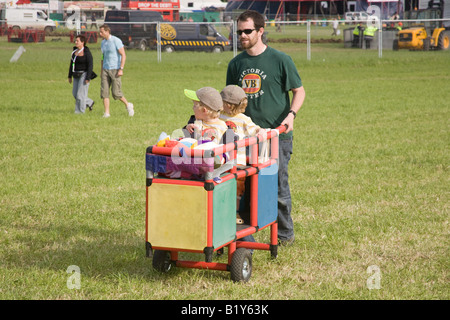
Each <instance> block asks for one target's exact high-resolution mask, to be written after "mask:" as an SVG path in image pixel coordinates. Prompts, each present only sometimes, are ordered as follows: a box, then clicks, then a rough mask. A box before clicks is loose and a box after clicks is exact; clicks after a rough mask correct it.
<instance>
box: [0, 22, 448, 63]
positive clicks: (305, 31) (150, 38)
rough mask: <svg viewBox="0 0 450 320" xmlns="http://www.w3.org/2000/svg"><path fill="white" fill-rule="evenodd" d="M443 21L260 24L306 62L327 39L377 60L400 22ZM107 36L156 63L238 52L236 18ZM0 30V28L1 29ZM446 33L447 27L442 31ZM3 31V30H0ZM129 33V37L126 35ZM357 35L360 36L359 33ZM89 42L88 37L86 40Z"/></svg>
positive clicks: (92, 35)
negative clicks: (371, 30)
mask: <svg viewBox="0 0 450 320" xmlns="http://www.w3.org/2000/svg"><path fill="white" fill-rule="evenodd" d="M449 21H450V20H448V19H414V20H376V21H367V20H352V21H348V20H339V21H337V23H338V27H337V29H336V30H335V28H333V23H335V22H333V20H308V21H269V22H267V25H266V28H265V31H266V33H265V38H267V41H268V43H269V44H270V43H289V42H291V43H292V42H293V43H295V44H298V46H304V47H305V51H306V59H307V60H311V58H312V53H311V48H312V47H313V46H315V45H318V44H321V43H330V44H331V45H333V46H336V47H344V48H351V47H355V46H356V47H357V48H360V49H367V50H378V57H379V58H382V56H383V50H392V49H393V48H394V43H395V39H397V34H398V30H397V27H398V25H399V23H400V22H401V23H402V24H403V28H406V27H408V26H413V25H417V24H422V25H424V26H426V27H427V26H429V25H431V24H438V23H441V24H442V22H449ZM359 23H362V24H363V26H366V27H367V26H373V27H375V28H376V29H377V30H376V32H375V34H374V36H373V39H372V40H370V41H368V42H366V41H360V42H359V43H357V44H356V45H355V43H354V42H353V40H354V39H353V38H354V37H353V31H354V29H355V27H356V26H357V25H358V24H359ZM57 25H58V28H57V29H56V31H55V32H53V35H55V34H56V35H58V36H61V34H63V35H64V36H71V41H72V40H73V36H74V34H75V33H85V34H89V39H90V42H97V33H96V32H97V31H92V30H87V28H80V24H78V28H77V29H73V28H72V29H69V28H67V27H65V26H64V22H59V23H58V22H57ZM109 25H110V26H111V29H112V34H114V35H116V36H118V37H120V38H121V39H122V41H123V42H124V44H125V45H126V46H127V47H128V48H138V49H141V50H147V49H150V50H156V52H157V61H158V62H161V61H162V60H163V57H164V54H165V53H170V52H172V51H178V50H180V51H181V50H198V51H212V52H221V51H224V50H231V51H232V52H233V55H234V56H235V55H237V54H238V51H239V41H238V36H237V34H236V32H235V30H236V29H237V26H236V22H235V21H230V22H195V23H192V22H173V23H170V24H168V23H166V22H161V23H159V22H157V23H156V22H152V23H150V22H134V23H132V24H130V23H109ZM3 29H5V28H3ZM446 32H447V33H448V35H449V37H450V30H448V31H446ZM3 33H5V32H3ZM130 35H131V36H130ZM360 38H362V37H360ZM91 40H92V41H91Z"/></svg>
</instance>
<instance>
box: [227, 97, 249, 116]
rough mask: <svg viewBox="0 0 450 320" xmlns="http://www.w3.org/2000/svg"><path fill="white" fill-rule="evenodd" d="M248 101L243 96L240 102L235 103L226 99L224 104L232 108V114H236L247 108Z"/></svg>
mask: <svg viewBox="0 0 450 320" xmlns="http://www.w3.org/2000/svg"><path fill="white" fill-rule="evenodd" d="M247 103H248V100H247V98H242V99H241V101H240V102H239V103H238V104H233V103H230V102H226V101H224V102H223V104H224V105H225V104H226V105H227V107H228V109H229V110H230V116H235V115H237V114H239V113H244V112H245V109H246V108H247Z"/></svg>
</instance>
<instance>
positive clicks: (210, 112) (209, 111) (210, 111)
mask: <svg viewBox="0 0 450 320" xmlns="http://www.w3.org/2000/svg"><path fill="white" fill-rule="evenodd" d="M196 102H197V104H198V106H199V107H204V108H205V109H206V113H207V114H208V117H210V118H214V119H216V118H218V117H219V116H220V111H216V110H213V109H211V108H210V107H208V106H207V105H206V104H204V103H203V102H201V101H196Z"/></svg>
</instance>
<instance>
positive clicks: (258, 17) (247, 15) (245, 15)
mask: <svg viewBox="0 0 450 320" xmlns="http://www.w3.org/2000/svg"><path fill="white" fill-rule="evenodd" d="M248 19H252V20H253V22H254V24H255V29H256V30H259V29H261V28H264V25H265V21H264V17H263V16H262V14H261V13H259V12H258V11H254V10H247V11H244V12H242V13H241V14H240V15H239V17H238V18H237V22H239V21H247V20H248Z"/></svg>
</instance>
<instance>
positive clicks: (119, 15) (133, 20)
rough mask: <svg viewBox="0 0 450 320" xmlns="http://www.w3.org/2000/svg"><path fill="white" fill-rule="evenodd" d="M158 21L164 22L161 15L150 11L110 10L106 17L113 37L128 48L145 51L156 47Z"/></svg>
mask: <svg viewBox="0 0 450 320" xmlns="http://www.w3.org/2000/svg"><path fill="white" fill-rule="evenodd" d="M158 21H163V18H162V15H161V13H159V12H155V11H148V10H109V11H107V12H106V16H105V24H107V25H108V26H109V27H110V28H111V34H112V35H114V36H116V37H118V38H120V39H121V40H122V42H123V44H124V45H125V46H126V47H128V48H139V49H141V50H143V51H144V50H146V49H147V48H153V47H154V46H156V26H157V22H158Z"/></svg>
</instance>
